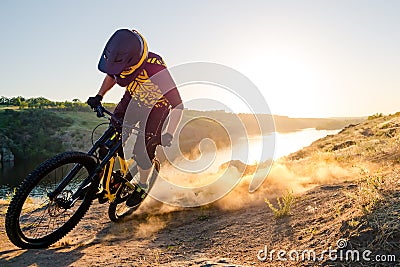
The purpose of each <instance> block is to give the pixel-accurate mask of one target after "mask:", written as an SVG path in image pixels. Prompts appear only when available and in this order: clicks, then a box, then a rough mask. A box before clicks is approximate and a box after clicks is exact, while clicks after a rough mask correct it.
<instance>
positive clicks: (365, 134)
mask: <svg viewBox="0 0 400 267" xmlns="http://www.w3.org/2000/svg"><path fill="white" fill-rule="evenodd" d="M361 134H362V135H364V136H366V137H370V136H373V135H374V132H373V131H372V129H371V128H366V129H364V130H363V131H362V132H361Z"/></svg>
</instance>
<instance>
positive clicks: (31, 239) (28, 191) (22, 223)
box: [5, 152, 97, 248]
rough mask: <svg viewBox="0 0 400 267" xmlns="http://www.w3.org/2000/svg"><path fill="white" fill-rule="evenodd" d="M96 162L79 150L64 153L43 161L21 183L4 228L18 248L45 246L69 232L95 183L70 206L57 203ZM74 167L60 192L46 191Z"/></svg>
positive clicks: (91, 169) (92, 192) (61, 201)
mask: <svg viewBox="0 0 400 267" xmlns="http://www.w3.org/2000/svg"><path fill="white" fill-rule="evenodd" d="M95 167H96V161H95V159H94V158H93V157H91V156H89V155H87V154H85V153H81V152H65V153H62V154H59V155H57V156H55V157H54V158H52V159H49V160H47V161H45V162H43V163H42V164H41V165H40V166H39V167H38V168H37V169H36V170H34V171H33V172H32V173H31V174H29V175H28V177H27V178H26V179H25V180H24V181H23V182H22V184H21V185H20V187H19V188H18V189H17V191H16V193H15V195H14V197H13V198H12V200H11V203H10V206H9V207H8V210H7V214H6V222H5V228H6V232H7V235H8V238H9V239H10V241H11V242H12V243H13V244H14V245H16V246H18V247H20V248H44V247H48V246H50V245H51V244H53V243H55V242H57V241H58V240H60V239H61V238H62V237H64V236H65V235H66V234H67V233H68V232H69V231H71V230H72V229H73V228H74V227H75V226H76V225H77V224H78V222H79V221H80V220H81V218H82V217H83V216H84V214H85V213H86V211H87V210H88V209H89V207H90V205H91V203H92V200H93V197H94V195H95V193H96V189H97V186H95V185H91V186H89V187H88V189H87V190H86V191H84V193H83V194H82V196H81V197H79V199H78V200H77V201H76V202H75V204H74V205H73V206H72V207H68V208H66V207H65V206H62V205H60V203H63V202H64V203H65V202H67V201H68V200H69V198H70V197H71V196H72V195H73V194H74V193H75V192H76V190H77V189H78V187H79V186H80V185H81V183H82V182H83V181H84V180H85V179H86V178H87V177H88V176H89V175H91V174H92V173H93V171H94V169H95ZM73 168H76V169H78V171H75V172H74V175H73V177H72V179H71V181H70V182H69V183H68V184H67V185H66V186H65V187H64V188H63V189H62V191H61V193H59V194H58V195H57V196H54V197H52V198H50V197H49V194H50V193H51V192H53V191H54V190H55V188H57V186H58V185H59V184H60V182H61V181H62V180H63V179H64V177H65V176H66V175H67V174H68V173H69V172H70V171H71V169H73Z"/></svg>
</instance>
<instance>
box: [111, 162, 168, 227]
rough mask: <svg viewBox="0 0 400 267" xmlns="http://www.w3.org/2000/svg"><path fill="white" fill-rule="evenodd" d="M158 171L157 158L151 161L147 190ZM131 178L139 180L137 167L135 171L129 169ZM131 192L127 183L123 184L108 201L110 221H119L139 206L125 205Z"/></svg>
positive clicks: (151, 185) (152, 183) (153, 181)
mask: <svg viewBox="0 0 400 267" xmlns="http://www.w3.org/2000/svg"><path fill="white" fill-rule="evenodd" d="M159 172H160V163H159V162H158V160H157V159H154V162H153V170H152V172H151V173H150V175H149V177H150V178H149V191H150V190H151V188H152V187H153V185H154V183H155V181H156V179H157V176H158V173H159ZM131 174H132V177H133V180H139V177H137V176H138V175H139V173H138V170H137V168H135V171H131ZM131 193H132V189H130V188H129V187H128V186H127V185H123V186H122V187H121V188H120V189H119V192H118V193H117V197H116V198H115V199H114V201H113V202H111V203H110V206H109V208H108V217H109V218H110V220H111V221H113V222H121V221H123V219H124V218H125V217H126V216H128V215H130V214H132V213H133V212H134V211H135V210H137V209H138V208H139V205H138V206H135V207H129V206H127V205H126V200H127V199H128V197H129V196H130V194H131Z"/></svg>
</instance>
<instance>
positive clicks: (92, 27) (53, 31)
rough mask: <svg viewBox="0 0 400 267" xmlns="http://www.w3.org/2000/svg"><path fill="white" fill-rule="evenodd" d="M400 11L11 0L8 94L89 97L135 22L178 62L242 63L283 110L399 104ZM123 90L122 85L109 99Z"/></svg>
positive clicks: (0, 8)
mask: <svg viewBox="0 0 400 267" xmlns="http://www.w3.org/2000/svg"><path fill="white" fill-rule="evenodd" d="M399 13H400V1H396V0H393V1H390V0H386V1H368V0H360V1H355V0H343V1H341V0H337V1H305V0H304V1H300V0H299V1H261V0H260V1H251V0H247V1H234V0H232V1H222V0H202V1H183V0H182V1H177V0H170V1H132V0H130V1H101V0H96V1H94V0H93V1H90V0H86V1H77V0H69V1H61V0H60V1H57V0H52V1H46V0H42V1H28V0H27V1H18V0H12V1H9V0H2V1H0V33H1V42H0V51H1V64H0V95H4V96H7V97H11V96H18V95H22V96H25V97H36V96H44V97H46V98H49V99H51V100H72V99H74V98H79V99H81V100H82V101H85V100H86V99H87V98H88V97H89V96H92V95H95V94H96V93H97V91H98V89H99V86H100V84H101V81H102V79H103V77H104V74H102V73H101V72H99V71H98V70H97V63H98V60H99V57H100V54H101V52H102V50H103V48H104V45H105V43H106V42H107V40H108V38H109V37H110V36H111V35H112V33H113V32H114V31H115V30H117V29H119V28H134V29H137V30H138V31H139V32H141V33H142V34H143V35H144V36H145V38H146V39H147V42H148V45H149V49H150V51H154V52H157V53H159V54H160V55H161V56H162V57H163V58H164V60H165V61H166V63H167V65H168V67H172V66H176V65H180V64H183V63H188V62H197V61H201V62H214V63H219V64H223V65H226V66H229V67H230V68H233V69H235V70H237V71H239V72H241V73H242V74H243V75H245V76H246V77H248V78H249V79H250V80H251V81H252V82H253V83H254V84H255V85H256V86H257V88H258V90H259V91H260V92H261V93H262V95H263V96H264V98H265V100H266V102H267V103H268V106H269V108H270V110H271V112H272V113H273V114H279V115H286V116H290V117H343V116H345V117H350V116H366V115H371V114H374V113H381V112H382V113H385V114H388V113H394V112H397V111H400V105H399V103H400V102H399V99H400V90H399V89H400V75H399V70H400V49H399V47H400V16H399V15H398V14H399ZM194 90H195V88H194V89H193V91H194ZM123 92H124V88H120V87H119V88H118V87H116V88H115V89H113V90H112V91H110V92H109V94H108V95H107V96H106V97H105V101H109V102H118V101H119V99H120V97H121V96H122V94H123ZM204 92H205V93H207V94H210V92H211V93H212V92H213V90H212V89H210V88H208V89H207V90H204ZM196 93H197V94H198V93H199V91H196ZM182 97H183V99H184V101H185V100H186V99H190V98H193V95H191V92H190V90H185V92H184V93H183V94H182ZM223 99H226V101H231V102H232V103H234V102H235V101H236V100H231V99H230V98H229V97H227V98H223ZM234 106H236V107H238V110H236V111H237V112H240V111H243V110H241V108H240V107H241V105H239V104H238V105H234Z"/></svg>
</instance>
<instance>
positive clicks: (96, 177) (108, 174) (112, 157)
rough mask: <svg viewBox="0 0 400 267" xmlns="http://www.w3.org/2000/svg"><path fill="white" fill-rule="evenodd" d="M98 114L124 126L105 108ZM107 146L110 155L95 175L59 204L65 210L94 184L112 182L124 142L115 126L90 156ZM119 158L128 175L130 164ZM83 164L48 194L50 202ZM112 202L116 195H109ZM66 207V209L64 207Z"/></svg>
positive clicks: (103, 137)
mask: <svg viewBox="0 0 400 267" xmlns="http://www.w3.org/2000/svg"><path fill="white" fill-rule="evenodd" d="M96 112H97V117H104V113H106V114H108V115H109V116H110V117H111V118H112V119H114V120H115V121H116V122H117V123H119V124H120V125H122V123H121V122H120V121H119V120H118V119H116V118H115V116H114V114H112V113H111V112H109V111H108V110H106V109H105V108H104V107H103V106H98V107H97V108H96ZM129 128H131V129H133V130H136V131H137V132H138V133H143V134H144V132H143V131H142V130H141V129H139V128H137V127H135V126H130V127H129ZM116 138H117V139H118V141H117V143H116V144H115V145H113V146H110V147H107V142H108V141H114V139H116ZM104 145H105V146H106V147H107V148H108V153H107V154H106V155H105V156H104V158H102V159H101V160H100V159H99V158H97V159H98V162H99V161H100V163H99V164H97V166H96V168H95V170H94V171H93V173H91V174H90V175H89V176H88V177H87V178H86V179H85V180H84V181H83V182H82V183H81V184H80V186H79V187H78V189H77V190H76V192H75V193H74V194H73V195H72V196H71V198H70V199H69V200H68V202H66V203H65V204H63V203H59V204H60V205H61V206H62V207H63V208H66V209H68V208H70V207H72V206H73V205H74V203H75V202H76V201H77V200H78V199H79V197H80V196H81V195H82V194H83V193H84V191H85V189H86V188H88V187H89V186H91V185H92V184H93V183H94V182H95V183H99V182H100V181H102V179H107V183H108V182H109V181H110V179H111V176H112V170H113V167H114V164H115V157H116V154H117V151H118V150H119V149H120V148H121V146H122V140H121V138H120V133H119V132H117V131H116V129H115V128H114V127H113V126H110V127H109V128H108V129H107V130H106V131H105V132H104V133H103V135H102V136H101V137H100V138H99V139H98V140H97V141H96V142H95V143H94V145H93V147H92V148H91V149H90V150H89V151H88V153H87V154H88V155H90V156H94V155H95V152H96V151H97V149H99V148H100V147H101V146H104ZM118 158H119V163H120V165H121V171H122V172H123V174H126V173H127V172H128V166H129V165H128V163H127V162H126V161H125V160H124V159H122V158H121V157H118ZM109 163H110V166H109V168H108V171H107V172H104V173H103V175H102V177H101V179H99V176H100V174H101V172H102V171H103V170H104V168H105V167H106V165H107V164H109ZM82 167H83V166H82V165H81V164H75V165H74V167H72V169H71V170H70V171H69V172H68V174H67V175H66V176H65V177H64V179H63V180H62V181H61V182H60V183H59V185H58V186H57V188H56V189H55V190H54V191H53V192H50V193H48V194H47V196H48V197H49V199H50V201H53V200H54V198H55V197H56V196H57V195H59V194H60V193H61V192H62V191H63V190H64V188H65V187H66V186H67V185H68V184H69V183H70V182H71V180H72V178H73V177H74V176H75V175H76V174H77V173H78V172H79V170H81V169H82ZM128 186H129V187H131V188H134V186H133V185H132V184H131V183H129V182H128ZM108 192H109V191H108ZM107 197H108V198H109V199H110V200H112V199H113V197H114V198H115V195H114V196H112V195H109V196H107ZM64 206H65V207H64Z"/></svg>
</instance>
